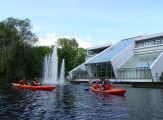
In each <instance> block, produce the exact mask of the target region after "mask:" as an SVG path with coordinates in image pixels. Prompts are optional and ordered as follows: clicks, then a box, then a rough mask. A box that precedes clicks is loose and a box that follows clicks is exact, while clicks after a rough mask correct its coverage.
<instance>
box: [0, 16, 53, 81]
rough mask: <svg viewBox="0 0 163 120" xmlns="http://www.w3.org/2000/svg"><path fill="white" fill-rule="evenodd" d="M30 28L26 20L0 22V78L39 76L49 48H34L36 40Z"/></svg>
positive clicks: (10, 19) (12, 19)
mask: <svg viewBox="0 0 163 120" xmlns="http://www.w3.org/2000/svg"><path fill="white" fill-rule="evenodd" d="M31 28H32V26H31V24H30V21H29V20H28V19H25V20H19V19H15V18H8V19H6V20H4V21H2V22H0V48H1V49H0V61H1V62H0V75H1V77H6V78H8V79H20V78H22V77H23V76H27V78H31V77H34V76H36V75H39V74H40V70H41V69H42V61H43V57H44V55H45V54H46V53H47V52H49V49H50V48H45V47H35V46H34V44H35V43H36V42H37V40H38V38H37V37H36V35H35V34H34V33H32V32H31ZM47 49H48V50H47Z"/></svg>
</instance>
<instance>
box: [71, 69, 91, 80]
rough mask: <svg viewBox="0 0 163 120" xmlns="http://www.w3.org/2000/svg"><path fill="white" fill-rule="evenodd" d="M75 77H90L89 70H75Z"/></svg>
mask: <svg viewBox="0 0 163 120" xmlns="http://www.w3.org/2000/svg"><path fill="white" fill-rule="evenodd" d="M73 79H88V72H87V71H79V70H78V71H74V72H73Z"/></svg>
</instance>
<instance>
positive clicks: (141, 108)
mask: <svg viewBox="0 0 163 120" xmlns="http://www.w3.org/2000/svg"><path fill="white" fill-rule="evenodd" d="M87 88H88V85H86V84H80V85H71V84H70V85H66V86H63V87H60V86H58V87H57V89H56V90H55V91H51V92H50V91H31V90H21V89H14V88H12V87H11V86H0V119H2V120H7V119H15V120H16V119H18V120H19V119H21V120H22V119H34V120H37V119H41V120H65V119H67V120H108V119H109V120H163V109H162V108H163V104H162V103H163V90H162V89H145V88H127V93H126V95H125V96H115V95H110V96H109V95H103V94H95V93H93V92H91V91H87V90H86V89H87Z"/></svg>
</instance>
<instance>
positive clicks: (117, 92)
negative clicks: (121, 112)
mask: <svg viewBox="0 0 163 120" xmlns="http://www.w3.org/2000/svg"><path fill="white" fill-rule="evenodd" d="M91 90H92V91H93V92H101V93H107V94H112V95H124V94H125V92H126V90H125V89H117V88H111V89H109V90H100V89H95V88H93V87H92V88H91Z"/></svg>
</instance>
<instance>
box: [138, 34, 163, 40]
mask: <svg viewBox="0 0 163 120" xmlns="http://www.w3.org/2000/svg"><path fill="white" fill-rule="evenodd" d="M158 37H163V33H157V34H152V35H143V36H140V37H137V38H135V41H140V40H146V39H152V38H158Z"/></svg>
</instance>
